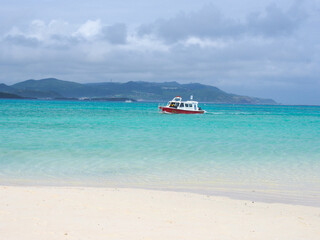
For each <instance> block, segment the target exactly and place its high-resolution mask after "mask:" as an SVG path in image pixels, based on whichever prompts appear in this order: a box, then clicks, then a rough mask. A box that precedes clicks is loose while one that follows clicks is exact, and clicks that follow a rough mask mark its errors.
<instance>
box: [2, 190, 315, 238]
mask: <svg viewBox="0 0 320 240" xmlns="http://www.w3.org/2000/svg"><path fill="white" fill-rule="evenodd" d="M21 239H24V240H44V239H45V240H51V239H52V240H59V239H70V240H72V239H77V240H81V239H86V240H88V239H93V240H99V239H108V240H110V239H117V240H120V239H130V240H135V239H137V240H138V239H139V240H140V239H141V240H142V239H146V240H147V239H155V240H158V239H159V240H160V239H161V240H164V239H166V240H170V239H172V240H177V239H183V240H187V239H190V240H194V239H197V240H201V239H204V240H209V239H210V240H212V239H219V240H224V239H228V240H231V239H232V240H233V239H236V240H242V239H243V240H244V239H245V240H249V239H265V240H271V239H281V240H286V239H288V240H302V239H303V240H306V239H308V240H319V239H320V208H318V207H308V206H299V205H289V204H277V203H262V202H251V201H245V200H234V199H229V198H226V197H216V196H206V195H201V194H193V193H182V192H165V191H154V190H141V189H111V188H84V187H38V186H37V187H15V186H1V187H0V240H21Z"/></svg>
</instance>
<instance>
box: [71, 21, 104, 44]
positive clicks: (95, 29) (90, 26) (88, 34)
mask: <svg viewBox="0 0 320 240" xmlns="http://www.w3.org/2000/svg"><path fill="white" fill-rule="evenodd" d="M101 29H102V26H101V21H100V20H99V19H98V20H95V21H93V20H88V21H86V22H85V23H84V24H83V25H81V26H80V27H79V29H78V30H77V31H76V32H75V33H74V34H73V35H74V36H77V37H82V38H84V39H87V40H91V39H94V38H95V37H97V35H99V34H100V32H101Z"/></svg>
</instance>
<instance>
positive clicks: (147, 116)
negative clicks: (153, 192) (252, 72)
mask: <svg viewBox="0 0 320 240" xmlns="http://www.w3.org/2000/svg"><path fill="white" fill-rule="evenodd" d="M157 106H158V104H157V103H112V102H72V101H32V100H1V101H0V184H43V185H80V186H84V185H88V186H108V187H109V186H111V187H142V188H160V189H174V190H181V191H182V190H183V191H199V192H206V193H217V194H223V195H225V194H231V195H232V194H233V195H238V196H240V197H243V196H251V197H254V196H255V197H259V196H263V198H265V199H270V200H272V199H273V198H278V199H280V198H284V199H291V200H295V201H298V202H317V201H319V202H320V107H316V106H253V105H215V104H200V106H201V107H202V108H203V109H205V110H207V111H208V113H207V114H204V115H193V116H191V115H167V114H160V113H158V112H157Z"/></svg>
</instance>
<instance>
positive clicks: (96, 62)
mask: <svg viewBox="0 0 320 240" xmlns="http://www.w3.org/2000/svg"><path fill="white" fill-rule="evenodd" d="M46 77H56V78H59V79H63V80H70V81H77V82H105V81H110V80H113V81H119V82H126V81H131V80H132V81H153V82H164V81H178V82H180V83H190V82H200V83H204V84H209V85H214V86H217V87H219V88H221V89H222V90H224V91H227V92H232V93H237V94H242V95H249V96H256V97H265V98H273V99H274V100H276V101H278V102H280V103H284V104H318V105H319V104H320V1H319V0H305V1H304V0H300V1H289V0H277V1H271V0H270V1H269V0H260V1H256V0H242V1H235V0H233V1H231V0H215V1H203V0H197V1H194V0H170V1H169V0H140V1H138V0H137V1H132V0H130V1H129V0H122V1H119V0H118V1H110V0H91V1H85V0H77V1H74V0H73V1H71V0H38V1H36V0H28V1H25V0H0V82H2V83H6V84H12V83H15V82H19V81H22V80H26V79H30V78H32V79H41V78H46Z"/></svg>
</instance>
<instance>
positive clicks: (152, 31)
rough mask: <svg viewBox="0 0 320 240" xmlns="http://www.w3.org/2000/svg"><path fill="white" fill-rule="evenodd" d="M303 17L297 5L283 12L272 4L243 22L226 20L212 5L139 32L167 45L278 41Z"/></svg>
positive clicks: (145, 26) (158, 21)
mask: <svg viewBox="0 0 320 240" xmlns="http://www.w3.org/2000/svg"><path fill="white" fill-rule="evenodd" d="M305 16H306V14H305V13H304V12H303V10H302V9H301V8H299V7H298V6H297V4H295V5H293V6H292V7H291V8H290V9H289V10H287V11H284V10H282V9H280V8H279V7H277V5H275V4H271V5H269V6H268V7H266V9H265V10H264V11H262V12H255V13H250V14H248V15H247V16H246V17H245V19H244V20H241V19H234V18H228V17H225V16H223V14H222V13H221V12H220V11H219V10H218V9H217V8H216V7H214V6H213V5H211V4H210V5H206V6H204V7H203V8H202V9H200V10H199V11H195V12H190V13H184V12H181V13H179V14H178V15H176V16H175V17H173V18H170V19H158V20H156V21H155V22H154V23H152V24H143V25H141V26H140V27H139V28H138V33H139V35H140V36H144V35H154V36H156V37H158V38H161V39H162V40H164V41H166V42H176V41H180V40H186V39H188V38H193V37H198V38H208V39H230V38H239V37H244V36H259V35H263V36H265V37H271V38H273V37H278V36H281V35H287V34H291V33H293V32H294V31H295V30H296V29H297V28H298V27H299V25H300V23H301V22H302V21H303V20H304V19H305Z"/></svg>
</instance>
